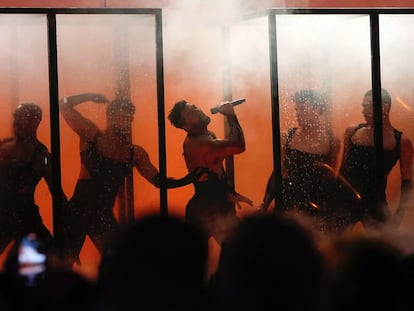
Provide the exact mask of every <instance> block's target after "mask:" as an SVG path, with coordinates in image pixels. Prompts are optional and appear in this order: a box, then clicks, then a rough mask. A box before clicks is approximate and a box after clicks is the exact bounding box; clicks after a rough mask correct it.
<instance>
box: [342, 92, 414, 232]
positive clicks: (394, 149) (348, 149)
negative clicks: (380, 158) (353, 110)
mask: <svg viewBox="0 0 414 311" xmlns="http://www.w3.org/2000/svg"><path fill="white" fill-rule="evenodd" d="M381 99H382V127H383V147H384V175H383V176H381V180H382V185H381V189H380V192H378V191H377V189H376V183H375V180H376V169H375V147H374V132H373V126H374V122H373V107H372V91H371V90H370V91H368V92H366V93H365V95H364V98H363V101H362V113H363V115H364V118H365V120H366V123H363V124H358V125H353V126H350V127H348V128H347V129H346V131H345V137H344V153H343V158H342V165H341V170H340V172H341V174H342V175H343V176H344V177H345V178H346V179H347V180H348V181H349V182H350V183H351V184H352V185H353V186H354V187H355V189H356V191H358V193H359V195H360V196H361V201H360V204H359V206H358V208H353V210H354V211H355V213H356V215H355V217H354V219H355V220H354V222H357V221H362V222H363V224H364V225H365V226H368V227H371V228H376V227H378V226H379V225H381V224H384V223H385V222H386V221H387V220H390V217H391V211H390V209H389V207H388V204H387V199H386V193H385V190H386V186H387V178H388V174H389V173H390V171H391V169H392V168H393V167H394V166H395V164H396V163H397V162H398V161H399V162H400V174H401V197H400V204H399V206H398V208H397V211H396V213H395V215H394V216H393V217H392V223H393V224H394V225H398V224H399V223H400V222H401V220H402V217H403V215H404V213H405V211H406V209H407V206H408V204H409V200H410V196H411V192H412V173H411V165H412V157H413V147H412V143H411V141H410V139H409V138H408V137H406V136H405V135H404V134H403V133H402V132H400V131H398V130H396V129H395V128H394V127H393V126H392V124H391V122H390V119H389V113H390V109H391V96H390V94H389V93H388V91H387V90H385V89H382V90H381ZM350 208H352V207H350Z"/></svg>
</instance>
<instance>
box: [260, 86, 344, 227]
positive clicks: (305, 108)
mask: <svg viewBox="0 0 414 311" xmlns="http://www.w3.org/2000/svg"><path fill="white" fill-rule="evenodd" d="M293 100H294V101H295V104H296V107H295V108H296V119H297V123H298V126H297V127H294V128H290V129H288V130H287V132H285V133H282V139H281V146H282V177H283V182H282V183H283V188H282V199H283V202H276V203H277V204H276V209H275V211H284V212H289V213H294V214H295V215H305V216H310V217H311V222H312V224H311V226H312V228H313V229H315V231H316V232H317V231H319V230H326V226H329V227H332V224H331V223H330V216H329V215H330V213H331V211H330V210H329V209H330V208H331V206H330V204H331V203H330V202H328V201H330V200H328V198H330V192H331V187H332V184H333V181H334V180H335V170H336V166H337V157H338V152H339V146H340V144H339V139H338V138H337V137H336V136H335V135H334V134H333V132H332V130H331V127H330V123H329V120H328V119H327V115H328V104H327V102H326V99H325V98H324V96H323V95H321V94H320V93H318V92H316V91H315V90H301V91H299V92H297V93H296V94H295V95H294V97H293ZM274 178H275V176H274V172H272V174H271V176H270V178H269V180H268V183H267V187H266V191H265V195H264V198H263V203H262V209H263V210H266V209H267V208H268V207H269V205H270V203H271V202H272V200H273V198H274V196H275V191H276V189H275V179H274ZM329 230H330V229H329Z"/></svg>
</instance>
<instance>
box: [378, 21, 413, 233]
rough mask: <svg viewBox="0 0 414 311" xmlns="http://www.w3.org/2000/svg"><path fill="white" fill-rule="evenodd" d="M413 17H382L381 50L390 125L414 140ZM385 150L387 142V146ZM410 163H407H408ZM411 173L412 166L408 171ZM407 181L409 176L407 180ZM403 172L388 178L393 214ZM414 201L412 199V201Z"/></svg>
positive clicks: (406, 225)
mask: <svg viewBox="0 0 414 311" xmlns="http://www.w3.org/2000/svg"><path fill="white" fill-rule="evenodd" d="M413 17H414V16H413V15H381V16H380V50H381V86H382V87H383V88H385V89H387V90H388V92H389V93H390V95H391V98H392V104H391V111H390V114H389V118H390V122H391V124H392V126H394V127H395V128H396V129H398V130H399V131H402V132H403V135H404V136H405V137H406V138H408V139H410V140H411V141H412V140H413V137H414V128H413V126H412V120H413V116H414V115H413V106H414V86H413V85H412V81H413V80H414V70H413V68H412V66H411V65H410V64H412V63H413V61H414V53H413V52H414V42H413V40H412V29H414V28H413V27H414V18H413ZM384 147H386V146H385V143H384ZM404 163H407V161H404ZM404 170H405V171H407V170H409V171H411V167H408V168H407V169H404ZM404 179H407V177H404ZM400 190H401V173H400V166H399V165H398V164H397V165H395V166H394V167H393V169H392V170H391V172H390V174H389V176H388V184H387V189H386V194H387V201H388V204H389V205H390V208H391V210H392V211H396V208H397V207H398V204H399V202H400ZM412 200H414V198H411V201H412ZM412 213H413V211H412V209H409V210H407V213H406V215H405V217H404V218H403V222H402V224H401V226H402V227H404V228H409V227H412V221H411V220H410V219H413V214H412Z"/></svg>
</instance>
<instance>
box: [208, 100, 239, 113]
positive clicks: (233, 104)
mask: <svg viewBox="0 0 414 311" xmlns="http://www.w3.org/2000/svg"><path fill="white" fill-rule="evenodd" d="M245 101H246V98H240V99H236V100H233V101H231V102H229V104H230V105H232V106H233V107H234V106H237V105H240V104H242V103H244V102H245ZM219 107H220V106H216V107H213V108H211V109H210V112H211V114H216V113H217V112H219Z"/></svg>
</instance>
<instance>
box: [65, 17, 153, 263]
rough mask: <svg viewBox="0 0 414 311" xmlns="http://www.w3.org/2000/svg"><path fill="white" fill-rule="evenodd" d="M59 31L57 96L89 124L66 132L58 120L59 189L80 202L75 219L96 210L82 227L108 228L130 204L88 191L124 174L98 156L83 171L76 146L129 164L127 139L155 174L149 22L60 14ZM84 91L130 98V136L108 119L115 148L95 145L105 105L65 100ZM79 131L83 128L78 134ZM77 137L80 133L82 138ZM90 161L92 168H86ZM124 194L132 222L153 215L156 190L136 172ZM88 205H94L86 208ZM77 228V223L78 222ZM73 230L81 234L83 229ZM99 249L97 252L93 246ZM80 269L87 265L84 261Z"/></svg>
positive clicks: (113, 184) (146, 19)
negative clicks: (139, 149)
mask: <svg viewBox="0 0 414 311" xmlns="http://www.w3.org/2000/svg"><path fill="white" fill-rule="evenodd" d="M57 30H58V31H57V32H58V37H57V42H58V56H59V59H58V68H59V94H60V97H62V98H63V97H64V96H66V97H67V98H68V102H69V101H72V100H74V102H75V103H77V102H82V103H80V104H79V105H78V106H76V107H75V108H74V109H75V110H76V111H78V112H80V114H81V115H82V116H83V117H84V118H86V119H88V120H89V121H91V122H92V123H93V124H94V125H93V126H92V127H88V126H86V127H85V124H84V123H80V124H79V123H72V128H71V127H70V126H69V123H68V122H65V120H64V119H62V123H61V151H62V154H61V157H62V184H63V187H64V190H65V192H66V193H67V195H68V197H69V198H71V197H72V196H73V195H76V197H77V199H78V200H79V201H80V202H79V203H77V204H75V205H76V206H77V207H78V208H79V209H80V211H79V213H80V215H83V216H85V215H84V214H82V213H84V211H83V210H89V211H92V210H95V211H97V212H99V214H100V215H98V216H96V215H95V216H96V217H95V218H94V217H93V215H91V216H90V217H89V218H88V216H86V218H84V221H85V224H91V223H92V222H93V221H95V222H97V223H99V225H102V226H109V227H111V226H112V225H111V223H113V222H114V219H113V217H112V212H113V213H114V216H115V219H116V222H118V223H119V222H122V221H124V218H125V217H124V216H123V215H127V214H128V209H129V208H130V207H129V206H130V205H128V203H125V204H124V203H123V202H124V201H128V198H129V197H128V196H124V195H120V196H118V197H117V200H116V202H115V207H114V208H113V210H111V205H112V202H111V198H102V200H98V199H99V198H100V196H101V195H102V193H101V192H102V190H104V189H103V188H102V189H98V188H99V187H98V188H97V189H96V190H94V188H93V187H94V186H93V185H95V186H96V184H97V183H98V181H99V180H100V179H106V178H107V179H108V183H109V184H110V186H106V187H105V186H103V187H104V188H105V191H109V192H111V191H115V192H116V190H117V188H118V185H119V184H118V182H117V181H115V180H114V179H113V178H116V177H114V176H119V177H120V180H123V176H124V175H125V174H126V173H122V172H123V171H124V170H125V165H124V164H119V163H118V164H115V165H114V166H113V164H108V162H105V160H104V161H103V162H100V163H101V164H97V161H100V160H99V158H97V157H95V158H94V157H93V156H92V157H90V156H85V159H84V161H83V164H84V165H82V169H81V159H80V153H79V151H80V148H82V149H85V148H86V149H87V150H89V151H87V152H90V150H93V148H94V147H93V146H98V149H99V154H101V155H102V154H105V155H106V156H107V157H109V158H110V159H111V160H114V159H115V160H119V161H118V162H122V163H125V162H130V158H131V156H132V155H131V152H130V150H129V149H128V148H127V146H126V145H123V144H122V143H121V140H120V139H121V138H119V137H121V136H122V135H125V134H126V136H127V138H125V139H126V143H127V141H128V139H132V143H133V144H137V145H140V146H142V147H143V148H144V149H145V150H146V151H147V152H148V155H149V157H150V160H151V162H152V163H153V165H154V166H155V167H156V168H158V123H157V118H158V117H157V116H158V115H157V94H156V69H155V64H156V62H155V18H154V16H147V15H122V16H121V15H59V16H57ZM84 93H96V94H101V95H103V96H104V97H105V98H106V99H107V100H109V101H113V100H115V99H116V98H120V99H125V98H126V99H128V100H129V99H130V100H131V101H132V103H133V105H134V106H135V117H134V119H133V121H132V124H131V125H132V133H131V134H128V131H126V130H125V128H120V127H119V124H120V123H119V122H121V121H122V120H120V119H113V120H115V121H114V122H115V123H114V124H115V127H114V129H115V130H114V133H115V132H116V135H120V136H117V138H116V139H115V141H114V143H111V142H109V140H105V139H101V138H102V137H103V136H102V133H104V131H106V130H107V126H108V122H107V121H108V120H107V117H106V107H107V106H108V103H104V102H102V99H99V98H96V99H94V96H91V95H83V97H82V98H81V99H79V98H78V100H77V99H76V97H75V99H73V97H71V96H72V95H76V94H84ZM94 100H96V101H98V103H96V102H94ZM77 120H78V121H79V120H80V119H79V118H77ZM84 120H85V119H84ZM78 121H76V122H78ZM78 126H80V127H81V130H77V129H76V128H77V127H78ZM85 129H86V130H85ZM91 129H92V130H91ZM75 131H78V132H79V133H80V136H78V135H77V134H76V132H75ZM91 133H92V134H91ZM94 133H99V134H98V138H97V140H95V142H97V143H96V144H95V143H94V139H93V138H91V136H94V135H95V134H94ZM82 135H85V136H82ZM81 136H82V137H85V139H82V140H81V142H83V144H82V143H81V144H80V139H79V137H81ZM128 136H129V138H128ZM118 138H119V139H118ZM86 141H90V145H89V147H88V145H87V144H85V142H86ZM113 147H115V148H113ZM91 148H92V149H91ZM114 149H116V150H114ZM91 154H93V152H92V153H91ZM88 161H89V162H91V163H90V164H88ZM109 162H112V161H109ZM122 167H124V168H122ZM146 168H148V167H146ZM127 171H128V170H127ZM108 175H109V176H108ZM91 176H92V179H93V181H92V184H93V185H86V186H83V185H82V186H81V185H79V189H77V190H76V191H75V186H76V184H77V180H78V178H80V179H88V178H89V179H90V177H91ZM105 176H106V177H105ZM82 187H86V188H85V190H87V191H86V193H84V194H82V193H81V189H83V188H82ZM126 189H130V190H131V191H132V193H133V206H132V208H134V212H135V216H136V217H140V216H141V215H143V214H146V213H149V212H155V213H158V212H159V190H158V189H157V188H156V187H154V186H153V185H152V184H150V183H149V182H148V181H147V180H145V179H144V178H143V177H142V176H141V174H139V173H138V172H137V170H136V169H134V173H133V185H132V184H130V183H128V184H127V186H126ZM110 197H113V195H110ZM89 200H91V201H89ZM88 202H89V203H88ZM91 202H93V204H90V203H91ZM99 205H101V206H99ZM105 209H106V213H107V214H106V216H107V217H108V219H107V220H106V221H102V220H101V219H100V217H104V216H102V215H103V214H104V213H105ZM91 213H92V212H91ZM79 224H82V222H81V220H79ZM107 229H108V227H107V228H104V231H107ZM76 230H77V231H81V230H82V228H80V227H79V228H77V229H76ZM82 239H83V235H81V238H80V239H79V242H80V243H81V242H82ZM87 241H88V243H87V244H86V246H87V247H84V248H83V250H84V251H83V252H82V254H81V261H82V262H85V261H89V260H92V259H93V258H94V257H93V256H91V254H92V255H93V254H95V255H97V253H96V249H95V248H94V247H90V243H89V242H90V240H89V239H88V240H87ZM97 245H98V246H99V241H98V244H97ZM95 246H96V245H95ZM88 251H89V253H88ZM82 265H83V266H85V265H84V263H83V264H82Z"/></svg>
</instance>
